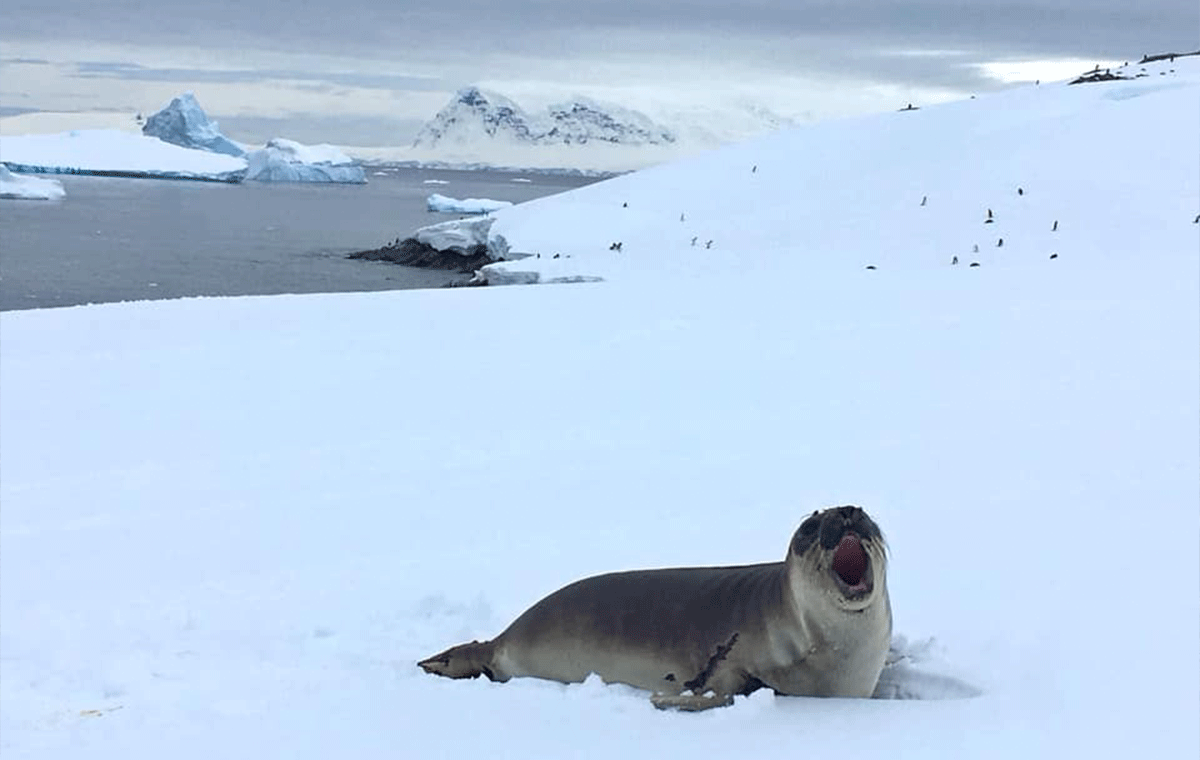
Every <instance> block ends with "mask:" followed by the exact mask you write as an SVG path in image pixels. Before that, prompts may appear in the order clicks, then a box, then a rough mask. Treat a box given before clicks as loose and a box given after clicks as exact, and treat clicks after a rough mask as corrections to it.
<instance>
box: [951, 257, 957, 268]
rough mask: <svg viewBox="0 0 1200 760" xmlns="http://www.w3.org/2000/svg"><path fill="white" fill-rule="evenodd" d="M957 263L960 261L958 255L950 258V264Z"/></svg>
mask: <svg viewBox="0 0 1200 760" xmlns="http://www.w3.org/2000/svg"><path fill="white" fill-rule="evenodd" d="M957 263H958V257H957V256H955V257H954V258H952V259H950V266H954V265H955V264H957Z"/></svg>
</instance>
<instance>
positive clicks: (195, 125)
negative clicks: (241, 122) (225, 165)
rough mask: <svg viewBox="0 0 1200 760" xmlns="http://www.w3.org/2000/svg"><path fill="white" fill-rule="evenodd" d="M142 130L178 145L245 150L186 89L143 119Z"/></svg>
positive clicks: (240, 153) (242, 152)
mask: <svg viewBox="0 0 1200 760" xmlns="http://www.w3.org/2000/svg"><path fill="white" fill-rule="evenodd" d="M142 134H144V135H146V136H148V137H157V138H158V139H160V140H162V141H163V142H168V143H171V144H172V145H178V146H180V147H182V148H194V149H196V150H207V151H210V152H212V153H223V154H225V155H227V156H237V157H241V156H244V155H245V154H246V151H245V149H244V148H242V146H240V145H238V144H237V143H235V142H234V141H232V140H230V139H229V138H228V137H226V136H225V135H223V134H221V130H220V129H218V128H217V123H216V122H215V121H213V120H212V119H210V118H208V114H206V113H204V109H203V108H201V107H200V103H199V102H198V101H197V100H196V96H195V95H193V94H192V93H190V92H185V93H183V94H182V95H180V96H179V97H177V98H174V99H173V100H172V101H171V102H170V103H168V104H167V107H166V108H164V109H162V110H161V111H159V112H158V113H156V114H154V115H153V116H151V117H150V118H149V119H147V120H146V125H145V126H144V127H142Z"/></svg>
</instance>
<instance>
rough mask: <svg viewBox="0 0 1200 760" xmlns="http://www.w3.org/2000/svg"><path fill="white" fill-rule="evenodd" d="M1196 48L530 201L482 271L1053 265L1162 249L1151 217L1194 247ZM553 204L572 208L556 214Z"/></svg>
mask: <svg viewBox="0 0 1200 760" xmlns="http://www.w3.org/2000/svg"><path fill="white" fill-rule="evenodd" d="M1196 61H1197V58H1195V57H1192V58H1181V59H1177V61H1175V62H1160V63H1157V64H1149V65H1147V66H1144V67H1143V66H1140V65H1136V64H1135V65H1131V66H1130V67H1129V74H1130V75H1133V73H1134V72H1137V71H1138V70H1139V69H1142V68H1145V69H1147V73H1148V74H1149V75H1148V76H1146V77H1144V78H1138V79H1133V80H1129V81H1115V82H1106V83H1098V84H1087V85H1077V86H1067V85H1065V84H1061V83H1060V84H1053V85H1041V86H1038V87H1025V88H1021V89H1016V90H1012V91H1008V92H1005V93H1001V94H997V95H994V96H990V97H987V98H979V99H976V100H968V101H963V102H960V103H954V104H949V105H944V106H937V107H932V108H925V109H921V110H918V111H911V112H904V113H891V114H883V115H880V116H873V117H868V118H861V119H854V120H846V121H838V122H829V123H825V124H818V125H814V126H811V127H805V128H800V129H796V130H789V131H785V132H780V133H778V134H776V135H772V136H769V137H765V138H761V139H759V140H755V141H752V142H748V143H744V144H741V145H736V146H731V147H728V148H724V149H721V150H717V151H713V152H710V153H707V154H705V155H703V156H699V157H697V158H694V159H690V160H686V161H680V162H677V163H674V164H669V165H665V166H660V167H654V168H651V169H648V170H645V171H642V172H639V173H637V174H634V175H626V176H622V177H617V178H614V179H611V180H608V181H605V182H601V183H597V184H594V185H591V186H589V187H585V188H581V189H579V190H577V191H575V192H573V193H571V194H570V195H569V196H567V197H565V198H557V197H549V198H544V199H540V200H536V201H533V202H530V203H525V204H521V205H520V206H517V207H514V208H512V209H508V210H505V211H502V212H498V213H497V214H496V215H495V216H496V223H495V226H494V227H492V231H491V234H492V237H493V247H495V248H496V251H497V254H498V255H511V253H534V254H536V253H541V254H543V255H542V256H541V258H537V257H531V258H523V259H521V260H520V261H517V262H507V263H500V264H494V265H492V266H490V267H488V268H486V270H485V274H486V275H487V277H488V279H489V281H491V282H493V283H500V282H508V281H517V282H531V281H537V280H541V281H551V282H552V281H561V280H564V279H566V280H577V279H580V278H587V279H594V278H604V279H611V278H621V277H654V278H660V277H671V276H675V277H688V276H690V273H691V272H692V271H693V270H696V269H704V270H713V271H720V270H724V269H727V268H729V267H755V268H763V269H764V270H766V271H771V272H772V273H773V274H774V275H775V276H779V275H780V274H783V273H784V272H787V273H789V276H792V275H794V276H803V275H804V273H807V272H809V271H811V270H812V269H813V268H814V267H815V268H826V267H836V268H851V269H862V268H864V267H867V266H875V267H877V268H878V269H880V270H894V269H908V268H938V267H944V266H949V265H950V263H951V261H953V259H954V257H958V260H959V262H960V264H959V265H960V266H962V267H964V268H965V267H968V266H969V265H970V263H971V262H978V263H979V264H980V265H981V267H987V268H991V267H996V266H1001V267H1013V266H1034V267H1038V268H1039V270H1040V268H1042V267H1044V266H1047V265H1052V264H1053V263H1060V262H1061V261H1062V260H1065V259H1068V258H1075V257H1083V258H1085V259H1086V260H1088V261H1091V260H1094V259H1095V258H1098V257H1107V256H1113V255H1116V256H1126V255H1128V252H1129V251H1136V252H1138V253H1139V255H1143V256H1151V255H1153V253H1154V252H1153V251H1147V250H1146V247H1147V246H1146V242H1145V241H1146V236H1147V234H1149V231H1150V230H1157V231H1158V232H1157V233H1155V234H1158V235H1161V236H1162V237H1161V238H1159V239H1160V240H1162V241H1163V244H1165V245H1167V246H1168V247H1169V248H1170V249H1172V250H1194V247H1195V245H1196V232H1197V227H1195V226H1193V225H1192V224H1191V222H1192V219H1193V218H1194V216H1195V214H1196V213H1197V211H1200V208H1197V205H1198V204H1197V201H1196V196H1197V185H1198V183H1200V179H1198V178H1200V151H1197V150H1196V139H1197V135H1198V134H1200V112H1198V111H1197V109H1196V107H1195V104H1196V100H1197V93H1198V91H1200V86H1198V84H1197V79H1198V76H1197V71H1196V69H1197V64H1196ZM1117 71H1118V73H1119V72H1120V70H1117ZM1160 73H1161V74H1162V76H1160V75H1159V74H1160ZM1117 170H1120V171H1121V172H1122V173H1121V174H1120V175H1119V179H1118V178H1114V171H1117ZM989 210H991V211H992V212H993V220H992V223H990V224H989V223H985V222H986V219H987V214H988V211H989ZM548 213H552V214H553V215H554V217H555V218H556V219H559V220H561V221H560V223H559V224H558V225H547V224H545V223H544V221H543V220H544V218H545V216H546V215H547V214H548ZM466 223H469V222H466ZM563 228H568V229H570V230H571V231H572V232H571V234H570V235H566V236H564V235H562V234H561V231H562V229H563ZM1001 240H1003V243H1002V244H1001ZM614 242H621V243H622V246H621V252H620V253H619V254H617V253H614V252H613V251H611V250H610V246H611V245H612V244H613V243H614ZM976 247H978V250H976ZM553 253H559V254H561V256H560V257H559V258H558V259H553V258H548V254H549V255H551V256H552V255H553ZM1051 254H1058V256H1059V259H1058V260H1057V261H1056V262H1050V261H1049V256H1050V255H1051ZM568 256H569V258H567V257H568ZM779 268H783V269H779Z"/></svg>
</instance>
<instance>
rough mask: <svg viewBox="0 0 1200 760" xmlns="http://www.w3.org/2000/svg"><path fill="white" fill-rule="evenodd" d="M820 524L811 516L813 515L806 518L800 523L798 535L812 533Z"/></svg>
mask: <svg viewBox="0 0 1200 760" xmlns="http://www.w3.org/2000/svg"><path fill="white" fill-rule="evenodd" d="M820 524H821V523H820V521H819V520H817V519H816V518H813V517H810V518H808V519H807V520H805V521H804V522H803V523H801V525H800V535H802V536H811V535H813V534H814V533H816V532H817V528H818V527H819V526H820Z"/></svg>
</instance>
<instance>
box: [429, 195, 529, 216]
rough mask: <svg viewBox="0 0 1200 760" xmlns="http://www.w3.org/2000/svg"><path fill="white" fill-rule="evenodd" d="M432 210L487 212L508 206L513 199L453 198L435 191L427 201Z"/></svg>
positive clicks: (471, 212)
mask: <svg viewBox="0 0 1200 760" xmlns="http://www.w3.org/2000/svg"><path fill="white" fill-rule="evenodd" d="M425 203H426V206H427V207H428V208H429V210H430V211H447V212H453V213H458V214H487V213H491V212H492V211H499V210H500V209H502V208H508V207H509V206H511V205H512V201H494V200H491V199H489V198H462V199H459V198H451V197H449V196H446V195H441V194H439V193H434V194H433V195H430V196H429V198H427V199H426V201H425Z"/></svg>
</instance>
